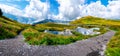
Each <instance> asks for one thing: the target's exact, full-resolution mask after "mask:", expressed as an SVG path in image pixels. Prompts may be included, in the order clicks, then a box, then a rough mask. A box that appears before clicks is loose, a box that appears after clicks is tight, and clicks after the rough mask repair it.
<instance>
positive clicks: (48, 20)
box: [33, 19, 70, 25]
mask: <svg viewBox="0 0 120 56" xmlns="http://www.w3.org/2000/svg"><path fill="white" fill-rule="evenodd" d="M69 22H70V21H62V20H53V19H44V20H42V21H39V22H36V23H33V25H35V24H44V23H58V24H69Z"/></svg>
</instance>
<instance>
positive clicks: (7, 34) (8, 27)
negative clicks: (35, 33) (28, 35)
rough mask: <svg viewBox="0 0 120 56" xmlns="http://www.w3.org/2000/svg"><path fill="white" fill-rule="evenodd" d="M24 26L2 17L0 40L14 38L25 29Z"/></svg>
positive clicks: (0, 20) (0, 19) (0, 17)
mask: <svg viewBox="0 0 120 56" xmlns="http://www.w3.org/2000/svg"><path fill="white" fill-rule="evenodd" d="M25 26H27V25H24V24H21V23H18V22H16V21H14V20H11V19H9V18H6V17H4V16H0V39H6V38H13V37H15V36H16V35H17V34H18V33H19V32H20V31H21V30H23V29H24V28H25Z"/></svg>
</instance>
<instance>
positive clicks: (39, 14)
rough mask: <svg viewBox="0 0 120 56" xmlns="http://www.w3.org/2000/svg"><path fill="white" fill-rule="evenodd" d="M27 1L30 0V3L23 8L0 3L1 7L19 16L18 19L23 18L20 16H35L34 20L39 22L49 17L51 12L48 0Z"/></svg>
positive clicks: (6, 11)
mask: <svg viewBox="0 0 120 56" xmlns="http://www.w3.org/2000/svg"><path fill="white" fill-rule="evenodd" d="M27 1H29V3H30V4H29V5H27V6H26V7H25V9H23V10H20V9H18V8H16V7H13V6H9V5H5V4H0V8H1V9H2V10H3V11H4V12H5V13H8V14H12V15H15V16H18V20H20V19H21V18H20V17H27V18H34V19H35V21H34V22H37V21H40V20H43V19H45V18H47V15H48V12H49V4H48V3H47V2H46V3H43V2H41V1H40V0H27ZM28 22H31V21H28ZM31 23H33V22H31Z"/></svg>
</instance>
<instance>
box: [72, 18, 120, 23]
mask: <svg viewBox="0 0 120 56" xmlns="http://www.w3.org/2000/svg"><path fill="white" fill-rule="evenodd" d="M70 24H97V25H120V20H112V19H105V18H100V17H94V16H85V17H82V18H79V19H77V20H74V21H72V22H70Z"/></svg>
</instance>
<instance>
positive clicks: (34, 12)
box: [25, 0, 49, 21]
mask: <svg viewBox="0 0 120 56" xmlns="http://www.w3.org/2000/svg"><path fill="white" fill-rule="evenodd" d="M48 12H49V4H48V3H43V2H41V1H39V0H31V1H30V5H27V6H26V8H25V16H27V17H31V18H35V19H36V21H40V20H43V19H45V18H47V15H48Z"/></svg>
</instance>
